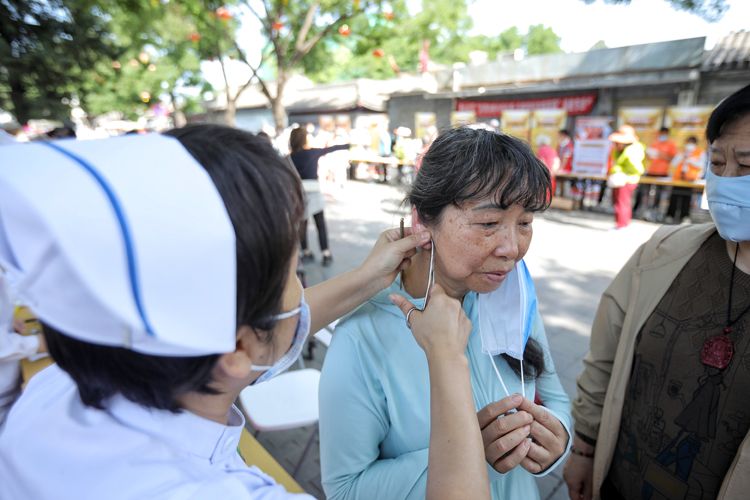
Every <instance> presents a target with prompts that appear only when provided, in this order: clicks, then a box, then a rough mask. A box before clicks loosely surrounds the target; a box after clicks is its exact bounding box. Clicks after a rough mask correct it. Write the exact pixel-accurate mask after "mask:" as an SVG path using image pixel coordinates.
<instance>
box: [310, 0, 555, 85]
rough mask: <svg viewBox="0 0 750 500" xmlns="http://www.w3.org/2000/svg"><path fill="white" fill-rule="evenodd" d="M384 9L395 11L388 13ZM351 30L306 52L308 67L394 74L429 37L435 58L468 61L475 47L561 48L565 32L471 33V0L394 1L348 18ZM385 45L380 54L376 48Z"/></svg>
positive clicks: (323, 78) (342, 75) (412, 66)
mask: <svg viewBox="0 0 750 500" xmlns="http://www.w3.org/2000/svg"><path fill="white" fill-rule="evenodd" d="M385 12H390V13H392V15H391V16H386V15H385ZM349 27H350V30H351V34H350V35H349V36H346V37H345V36H341V35H339V34H338V33H337V34H336V35H335V36H332V37H331V38H330V39H328V40H326V41H325V43H321V44H319V45H318V46H316V47H315V49H313V51H311V53H310V54H308V56H307V57H305V59H304V61H303V68H304V71H305V73H306V74H307V75H308V76H310V77H311V78H313V79H314V80H316V81H319V82H329V81H342V80H349V79H352V78H376V79H377V78H392V77H393V76H394V75H395V74H396V73H397V70H400V71H406V72H415V71H417V70H418V69H419V54H420V51H421V49H422V47H423V42H424V40H427V41H428V42H429V57H430V60H431V61H433V62H435V63H438V64H445V65H450V64H452V63H454V62H467V61H468V59H469V53H470V52H472V51H475V50H481V51H484V52H487V54H488V57H489V58H490V59H494V58H495V57H497V55H498V54H500V53H506V52H512V51H514V50H516V49H525V50H526V52H527V53H529V54H544V53H554V52H560V51H561V49H560V38H559V37H558V36H557V35H556V34H555V33H554V32H553V31H552V29H551V28H546V27H544V26H541V25H538V26H532V27H531V29H530V31H529V33H528V34H527V35H525V36H524V35H521V33H519V31H518V28H516V27H512V28H509V29H507V30H505V31H503V32H501V33H499V34H498V35H497V36H486V35H469V31H470V30H471V28H472V22H471V18H470V17H469V15H468V9H467V2H466V0H423V2H422V10H421V11H420V12H418V13H416V14H415V15H410V14H409V11H408V9H407V7H406V2H404V1H402V0H397V1H393V2H390V3H389V4H388V6H387V7H384V8H383V9H379V10H378V9H375V10H373V11H370V12H367V13H366V14H365V15H363V16H361V17H359V18H357V19H356V20H354V21H353V22H350V23H349ZM378 49H379V50H381V51H382V54H383V55H382V56H381V57H377V56H376V55H375V52H376V51H377V50H378Z"/></svg>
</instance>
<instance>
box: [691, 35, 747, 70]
mask: <svg viewBox="0 0 750 500" xmlns="http://www.w3.org/2000/svg"><path fill="white" fill-rule="evenodd" d="M746 68H750V31H746V30H741V31H737V32H732V33H730V34H728V35H727V36H725V37H724V38H722V39H721V41H720V42H719V43H717V44H716V46H715V47H714V48H713V50H711V51H710V52H709V53H708V55H707V56H706V59H705V60H704V61H703V66H702V68H701V69H702V70H703V71H711V70H719V69H746Z"/></svg>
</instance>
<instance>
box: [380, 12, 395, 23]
mask: <svg viewBox="0 0 750 500" xmlns="http://www.w3.org/2000/svg"><path fill="white" fill-rule="evenodd" d="M383 17H385V18H386V20H388V21H393V18H394V17H396V14H394V13H393V12H391V11H390V10H389V11H387V12H383Z"/></svg>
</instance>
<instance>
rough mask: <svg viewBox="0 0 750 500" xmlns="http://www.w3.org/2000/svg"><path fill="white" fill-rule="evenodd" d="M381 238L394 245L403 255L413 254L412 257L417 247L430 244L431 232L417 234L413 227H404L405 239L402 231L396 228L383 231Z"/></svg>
mask: <svg viewBox="0 0 750 500" xmlns="http://www.w3.org/2000/svg"><path fill="white" fill-rule="evenodd" d="M380 237H381V238H385V240H386V241H387V242H389V243H392V244H393V246H394V248H396V249H398V250H400V251H401V252H402V253H407V252H412V255H413V254H414V253H416V250H415V249H416V248H417V247H424V245H425V244H427V245H429V243H430V233H429V231H420V232H418V233H415V232H414V230H413V229H412V228H411V227H408V226H405V227H404V237H403V238H402V237H401V229H400V228H397V227H394V228H391V229H387V230H385V231H383V232H382V233H381V235H380Z"/></svg>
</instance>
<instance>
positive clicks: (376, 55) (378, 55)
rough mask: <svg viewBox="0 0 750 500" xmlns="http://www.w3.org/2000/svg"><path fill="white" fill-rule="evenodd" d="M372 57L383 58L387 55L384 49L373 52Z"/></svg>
mask: <svg viewBox="0 0 750 500" xmlns="http://www.w3.org/2000/svg"><path fill="white" fill-rule="evenodd" d="M372 55H374V56H375V57H383V56H384V55H385V51H383V49H375V50H373V51H372Z"/></svg>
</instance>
